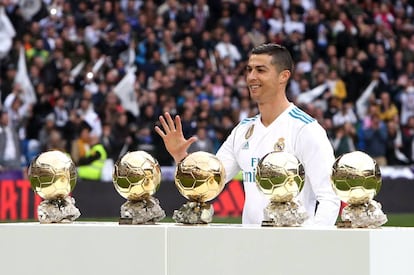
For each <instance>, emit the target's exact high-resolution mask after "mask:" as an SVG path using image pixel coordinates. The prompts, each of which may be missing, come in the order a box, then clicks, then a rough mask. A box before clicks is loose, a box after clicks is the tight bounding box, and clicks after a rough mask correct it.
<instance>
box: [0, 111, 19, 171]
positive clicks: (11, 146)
mask: <svg viewBox="0 0 414 275" xmlns="http://www.w3.org/2000/svg"><path fill="white" fill-rule="evenodd" d="M20 157H21V148H20V141H19V137H18V134H17V131H16V129H14V128H13V127H11V126H10V122H9V114H8V112H7V111H5V110H0V171H3V170H5V169H10V170H17V169H21V161H20Z"/></svg>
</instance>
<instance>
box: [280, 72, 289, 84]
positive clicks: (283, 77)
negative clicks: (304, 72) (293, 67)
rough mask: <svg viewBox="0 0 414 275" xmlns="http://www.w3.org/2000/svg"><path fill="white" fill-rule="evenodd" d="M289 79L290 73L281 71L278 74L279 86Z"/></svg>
mask: <svg viewBox="0 0 414 275" xmlns="http://www.w3.org/2000/svg"><path fill="white" fill-rule="evenodd" d="M289 78H290V71H288V70H283V71H281V72H280V74H279V80H280V84H282V83H286V82H287V81H288V80H289Z"/></svg>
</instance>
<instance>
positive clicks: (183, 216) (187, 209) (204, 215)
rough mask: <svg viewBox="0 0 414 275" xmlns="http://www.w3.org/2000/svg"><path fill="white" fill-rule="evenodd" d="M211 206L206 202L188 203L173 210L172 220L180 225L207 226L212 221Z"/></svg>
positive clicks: (212, 210) (212, 211)
mask: <svg viewBox="0 0 414 275" xmlns="http://www.w3.org/2000/svg"><path fill="white" fill-rule="evenodd" d="M213 215H214V208H213V205H211V204H210V203H206V202H195V201H189V202H187V203H185V204H184V205H183V206H181V207H180V209H178V210H175V211H174V214H173V217H172V218H173V220H174V221H175V222H177V223H182V224H187V225H191V224H194V225H196V224H208V223H210V222H211V221H212V220H213Z"/></svg>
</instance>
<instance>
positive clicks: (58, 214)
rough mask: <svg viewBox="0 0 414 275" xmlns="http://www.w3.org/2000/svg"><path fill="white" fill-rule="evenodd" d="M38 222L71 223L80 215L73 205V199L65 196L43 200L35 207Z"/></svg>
mask: <svg viewBox="0 0 414 275" xmlns="http://www.w3.org/2000/svg"><path fill="white" fill-rule="evenodd" d="M37 215H38V218H39V222H40V223H71V222H73V221H74V220H76V219H77V218H79V216H80V211H79V209H78V208H76V206H75V199H74V198H72V197H70V196H67V197H65V198H57V199H52V200H44V201H42V202H41V203H40V204H39V207H38V208H37Z"/></svg>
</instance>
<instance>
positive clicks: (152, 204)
mask: <svg viewBox="0 0 414 275" xmlns="http://www.w3.org/2000/svg"><path fill="white" fill-rule="evenodd" d="M163 218H165V212H164V210H163V209H162V208H161V206H160V202H159V200H158V199H156V198H154V197H153V196H148V197H146V198H144V199H142V200H136V201H132V200H127V201H126V202H125V203H124V204H122V206H121V218H120V219H119V223H120V224H152V223H155V222H158V221H160V220H162V219H163Z"/></svg>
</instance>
